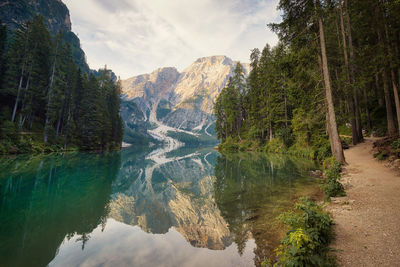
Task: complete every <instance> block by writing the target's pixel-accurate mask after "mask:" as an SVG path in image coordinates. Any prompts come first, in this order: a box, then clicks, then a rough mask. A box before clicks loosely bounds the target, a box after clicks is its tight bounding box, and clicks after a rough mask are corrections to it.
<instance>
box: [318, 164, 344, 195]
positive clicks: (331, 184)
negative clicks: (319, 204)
mask: <svg viewBox="0 0 400 267" xmlns="http://www.w3.org/2000/svg"><path fill="white" fill-rule="evenodd" d="M341 171H342V164H341V163H339V162H334V163H333V165H332V166H331V167H330V168H329V169H328V170H327V171H325V182H324V184H323V186H322V188H323V190H324V193H325V198H326V200H329V199H330V198H331V197H342V196H345V195H346V192H345V191H344V188H343V185H342V184H341V183H340V182H339V180H340V173H341Z"/></svg>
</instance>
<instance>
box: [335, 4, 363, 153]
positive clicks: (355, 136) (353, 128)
mask: <svg viewBox="0 0 400 267" xmlns="http://www.w3.org/2000/svg"><path fill="white" fill-rule="evenodd" d="M339 17H340V29H341V33H342V39H343V55H344V66H345V72H346V92H345V93H346V94H347V101H348V104H349V109H350V123H351V133H352V134H351V136H352V143H353V145H357V144H358V143H359V142H360V138H359V133H358V126H357V119H356V117H357V116H356V111H355V110H356V108H355V106H354V104H355V101H354V100H355V97H354V91H353V96H352V94H351V92H348V89H349V88H350V87H351V86H352V82H351V81H350V67H349V58H348V56H347V42H346V33H345V30H344V19H343V8H342V1H341V0H339ZM353 88H354V87H353Z"/></svg>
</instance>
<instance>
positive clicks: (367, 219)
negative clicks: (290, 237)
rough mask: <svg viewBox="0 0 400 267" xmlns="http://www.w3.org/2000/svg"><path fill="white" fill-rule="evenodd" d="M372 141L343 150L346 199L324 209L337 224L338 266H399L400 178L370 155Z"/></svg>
mask: <svg viewBox="0 0 400 267" xmlns="http://www.w3.org/2000/svg"><path fill="white" fill-rule="evenodd" d="M376 140H377V139H375V138H368V139H366V140H365V142H364V143H361V144H359V145H357V146H354V147H351V148H350V149H348V150H345V157H346V161H347V163H348V165H346V166H345V167H344V170H343V175H342V179H341V182H342V184H343V185H344V187H345V190H346V193H347V196H346V197H341V198H332V202H331V203H330V204H329V205H328V207H327V209H328V210H329V211H330V212H331V213H332V215H333V219H334V221H335V222H336V226H335V232H336V240H335V242H334V243H333V245H332V248H333V249H335V250H337V252H336V255H337V257H338V261H339V265H340V266H400V253H399V251H400V175H399V172H398V170H397V171H396V170H393V169H390V168H388V167H386V166H385V165H384V164H385V163H384V162H381V161H378V160H377V159H375V158H374V157H373V155H372V146H373V142H374V141H376Z"/></svg>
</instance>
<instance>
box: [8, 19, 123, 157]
mask: <svg viewBox="0 0 400 267" xmlns="http://www.w3.org/2000/svg"><path fill="white" fill-rule="evenodd" d="M0 26H1V29H0V57H1V58H0V106H1V110H0V140H1V141H0V153H25V152H35V151H36V152H42V151H55V150H66V149H80V150H108V149H114V148H119V147H120V145H121V140H122V134H123V131H122V121H121V117H120V112H119V110H120V90H121V89H120V84H119V82H117V81H116V79H115V77H113V75H112V74H113V73H112V72H111V71H110V70H107V69H106V68H104V69H102V70H99V71H98V72H91V73H85V72H82V71H81V69H80V68H79V67H78V66H77V65H76V64H75V63H74V60H73V56H72V52H71V46H70V44H69V43H68V42H66V41H65V38H63V33H62V32H61V31H60V32H59V33H58V34H57V35H55V36H52V35H51V34H50V33H49V31H48V29H47V28H46V25H45V23H44V21H43V18H42V17H39V16H38V17H35V18H34V19H33V20H31V21H28V22H27V23H24V24H23V25H21V26H20V27H19V28H18V29H17V30H15V31H13V32H10V31H8V30H7V27H6V25H3V24H1V22H0Z"/></svg>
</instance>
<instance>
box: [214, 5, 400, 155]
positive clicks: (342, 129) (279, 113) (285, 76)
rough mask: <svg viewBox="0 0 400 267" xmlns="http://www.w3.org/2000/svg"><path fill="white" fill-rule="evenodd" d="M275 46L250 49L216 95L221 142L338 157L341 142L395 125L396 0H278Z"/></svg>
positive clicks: (398, 119) (399, 39) (399, 27)
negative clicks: (247, 63)
mask: <svg viewBox="0 0 400 267" xmlns="http://www.w3.org/2000/svg"><path fill="white" fill-rule="evenodd" d="M278 8H279V9H280V11H281V12H282V22H281V23H276V24H270V25H269V27H270V28H271V29H272V30H273V31H274V32H276V33H277V34H278V36H279V40H280V41H279V43H278V45H276V46H275V47H272V48H271V47H270V46H269V45H268V44H267V45H266V46H265V47H264V49H263V50H262V51H260V50H259V49H253V50H252V51H251V55H250V59H251V67H252V70H251V73H250V74H249V76H248V77H247V78H245V77H244V75H243V70H242V69H241V66H240V65H239V64H238V65H237V68H236V70H235V73H234V75H233V77H232V78H231V79H230V81H229V83H228V85H227V87H226V88H224V89H223V90H222V92H221V94H220V96H219V97H218V99H217V100H216V105H215V108H214V109H215V114H216V117H217V124H216V130H217V134H218V138H220V139H221V140H222V141H223V143H222V144H221V145H220V148H221V149H222V150H224V149H227V150H228V149H229V150H238V149H242V150H247V149H249V150H254V149H262V150H268V151H272V152H280V151H287V152H293V153H298V154H305V155H309V156H311V157H314V158H319V159H323V158H325V157H328V156H329V155H334V156H335V158H336V160H337V161H339V162H344V161H345V158H344V155H343V145H344V144H345V143H346V141H347V142H352V143H353V144H357V143H359V142H362V141H363V137H364V136H366V135H370V134H374V135H385V134H387V135H389V136H396V135H398V133H399V132H398V131H399V130H400V127H399V124H400V101H399V95H398V87H399V83H400V81H399V79H400V65H399V58H400V1H397V0H396V1H395V0H379V1H377V0H353V1H349V0H344V1H343V0H326V1H322V0H281V1H280V2H279V7H278Z"/></svg>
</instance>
